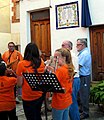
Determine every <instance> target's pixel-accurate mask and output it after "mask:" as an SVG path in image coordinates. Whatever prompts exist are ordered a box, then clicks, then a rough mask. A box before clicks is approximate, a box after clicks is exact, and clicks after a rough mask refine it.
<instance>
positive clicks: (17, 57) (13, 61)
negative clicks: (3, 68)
mask: <svg viewBox="0 0 104 120" xmlns="http://www.w3.org/2000/svg"><path fill="white" fill-rule="evenodd" d="M8 49H9V50H8V51H6V52H4V54H3V55H2V59H3V60H4V62H5V63H6V64H7V68H10V69H12V70H13V71H14V72H16V69H17V64H18V62H19V61H21V60H23V57H22V55H21V53H20V52H19V51H17V50H15V44H14V42H9V43H8ZM8 76H14V75H13V74H12V73H10V74H8ZM19 89H20V88H19ZM14 92H15V97H16V87H15V89H14ZM19 94H21V93H19ZM16 103H17V104H19V102H18V101H16Z"/></svg>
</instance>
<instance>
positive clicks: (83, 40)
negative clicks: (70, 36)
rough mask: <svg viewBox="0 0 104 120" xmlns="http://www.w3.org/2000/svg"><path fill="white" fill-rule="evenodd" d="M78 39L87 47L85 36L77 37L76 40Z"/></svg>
mask: <svg viewBox="0 0 104 120" xmlns="http://www.w3.org/2000/svg"><path fill="white" fill-rule="evenodd" d="M78 40H79V41H80V42H81V43H83V44H84V45H85V46H86V47H87V38H79V39H77V41H78Z"/></svg>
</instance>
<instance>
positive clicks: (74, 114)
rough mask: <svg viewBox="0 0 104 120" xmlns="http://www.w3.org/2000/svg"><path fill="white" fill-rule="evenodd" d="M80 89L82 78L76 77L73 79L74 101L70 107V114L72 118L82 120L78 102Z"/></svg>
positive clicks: (72, 119)
mask: <svg viewBox="0 0 104 120" xmlns="http://www.w3.org/2000/svg"><path fill="white" fill-rule="evenodd" d="M79 89H80V78H79V77H75V78H74V81H73V91H72V100H73V103H72V104H71V106H70V109H69V116H70V119H71V120H80V114H79V108H78V103H77V95H78V92H79Z"/></svg>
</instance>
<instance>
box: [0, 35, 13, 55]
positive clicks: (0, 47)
mask: <svg viewBox="0 0 104 120" xmlns="http://www.w3.org/2000/svg"><path fill="white" fill-rule="evenodd" d="M9 41H11V34H10V33H0V53H1V54H3V53H4V52H5V51H6V50H8V42H9Z"/></svg>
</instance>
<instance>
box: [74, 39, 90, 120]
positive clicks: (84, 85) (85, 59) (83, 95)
mask: <svg viewBox="0 0 104 120" xmlns="http://www.w3.org/2000/svg"><path fill="white" fill-rule="evenodd" d="M76 47H77V51H78V52H79V54H78V62H79V75H80V80H81V86H80V91H79V95H80V102H81V106H80V110H81V114H80V119H86V118H88V117H89V94H90V81H91V55H90V52H89V50H88V48H87V39H86V38H82V39H78V40H77V46H76Z"/></svg>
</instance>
